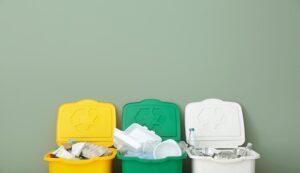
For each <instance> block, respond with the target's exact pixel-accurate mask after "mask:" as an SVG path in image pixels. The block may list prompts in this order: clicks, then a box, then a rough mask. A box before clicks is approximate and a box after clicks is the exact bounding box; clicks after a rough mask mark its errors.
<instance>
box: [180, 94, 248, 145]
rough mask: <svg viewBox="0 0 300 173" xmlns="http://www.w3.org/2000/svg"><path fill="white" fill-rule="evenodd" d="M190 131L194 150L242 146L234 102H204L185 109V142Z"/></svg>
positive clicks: (239, 118) (241, 127)
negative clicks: (192, 134)
mask: <svg viewBox="0 0 300 173" xmlns="http://www.w3.org/2000/svg"><path fill="white" fill-rule="evenodd" d="M190 128H194V131H195V132H194V133H195V139H196V143H197V147H200V148H203V147H213V148H235V147H238V146H240V145H242V144H243V143H244V142H245V128H244V120H243V113H242V109H241V106H240V105H239V104H238V103H235V102H225V101H222V100H219V99H207V100H204V101H201V102H193V103H189V104H188V105H187V106H186V108H185V132H186V140H187V141H188V139H189V129H190Z"/></svg>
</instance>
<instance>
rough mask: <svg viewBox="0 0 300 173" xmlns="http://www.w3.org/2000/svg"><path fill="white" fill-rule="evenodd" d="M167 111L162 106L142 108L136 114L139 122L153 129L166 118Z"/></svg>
mask: <svg viewBox="0 0 300 173" xmlns="http://www.w3.org/2000/svg"><path fill="white" fill-rule="evenodd" d="M165 118H166V116H165V112H164V111H163V110H162V109H160V108H154V107H153V108H141V109H140V110H139V111H138V112H137V114H136V116H135V120H136V122H137V123H139V124H141V125H143V126H147V127H148V129H150V130H153V129H154V128H156V127H158V126H160V125H161V124H162V123H163V122H164V120H165Z"/></svg>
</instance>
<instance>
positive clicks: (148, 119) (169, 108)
mask: <svg viewBox="0 0 300 173" xmlns="http://www.w3.org/2000/svg"><path fill="white" fill-rule="evenodd" d="M132 123H138V124H140V125H142V126H146V127H147V128H148V129H149V130H153V131H154V132H155V133H156V134H157V135H159V136H160V137H161V138H162V139H163V140H166V139H174V140H175V141H180V112H179V108H178V106H177V105H176V104H174V103H170V102H162V101H160V100H154V99H147V100H143V101H141V102H133V103H128V104H126V105H125V106H124V107H123V113H122V129H123V130H125V129H126V128H127V127H129V126H130V125H131V124H132Z"/></svg>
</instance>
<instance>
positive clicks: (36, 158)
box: [0, 0, 300, 173]
mask: <svg viewBox="0 0 300 173" xmlns="http://www.w3.org/2000/svg"><path fill="white" fill-rule="evenodd" d="M0 60H1V61H0V62H1V63H0V117H1V120H0V123H1V124H0V133H1V135H0V137H1V138H0V146H1V147H0V153H1V156H0V172H1V173H18V172H22V173H42V172H47V169H48V166H47V163H46V162H45V161H43V160H42V157H43V155H44V154H45V153H46V152H47V151H49V150H50V149H52V148H54V147H55V146H56V145H55V123H56V111H57V108H58V106H59V105H60V104H62V103H64V102H70V101H76V100H80V99H85V98H92V99H96V100H101V101H107V102H112V103H114V104H115V105H116V106H117V110H118V116H120V112H121V108H122V106H123V105H124V104H125V103H127V102H131V101H138V100H141V99H144V98H157V99H161V100H165V101H171V102H175V103H177V104H178V105H179V106H180V107H181V110H182V112H183V111H184V106H185V105H186V104H187V103H189V102H192V101H200V100H203V99H206V98H220V99H223V100H229V101H236V102H239V103H240V104H241V105H242V106H243V112H244V118H245V126H246V138H247V141H251V142H252V143H254V147H255V150H256V151H257V152H258V153H260V154H261V156H262V158H261V159H259V160H257V171H256V172H257V173H271V172H272V173H283V172H284V173H298V172H300V164H299V160H300V159H299V158H300V152H299V144H300V139H299V134H298V132H299V128H300V127H299V122H300V109H299V108H300V104H299V96H300V94H299V88H300V77H299V74H300V73H299V72H300V1H299V0H248V1H246V0H218V1H217V0H216V1H215V0H195V1H190V0H186V1H177V0H151V1H143V0H136V1H133V0H122V1H102V0H85V1H74V0H68V1H67V0H48V1H46V0H0ZM182 117H183V114H182ZM183 119H184V118H183ZM118 123H119V122H118ZM182 128H184V127H182ZM182 131H183V129H182ZM117 166H119V164H117ZM117 166H116V167H117ZM185 170H186V171H185V172H187V173H188V172H190V163H189V162H187V163H186V165H185ZM117 171H118V170H117Z"/></svg>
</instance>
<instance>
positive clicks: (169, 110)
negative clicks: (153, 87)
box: [117, 99, 187, 173]
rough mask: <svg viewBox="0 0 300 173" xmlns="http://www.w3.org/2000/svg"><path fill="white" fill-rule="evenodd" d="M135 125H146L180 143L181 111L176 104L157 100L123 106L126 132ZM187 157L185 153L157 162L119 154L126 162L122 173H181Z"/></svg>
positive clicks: (123, 123)
mask: <svg viewBox="0 0 300 173" xmlns="http://www.w3.org/2000/svg"><path fill="white" fill-rule="evenodd" d="M133 123H138V124H140V125H141V126H146V127H147V128H148V129H149V130H152V131H154V132H155V133H156V134H157V135H158V136H160V137H161V138H162V140H167V139H173V140H175V141H176V142H179V141H180V137H181V135H180V112H179V108H178V106H177V105H176V104H174V103H170V102H162V101H159V100H154V99H147V100H143V101H141V102H133V103H128V104H126V105H125V106H124V107H123V113H122V130H125V129H127V128H128V127H129V126H130V125H132V124H133ZM186 157H187V156H186V154H182V155H180V156H171V157H165V158H162V159H155V160H153V159H143V158H139V157H134V156H133V157H128V156H125V155H123V154H122V153H120V152H118V155H117V158H118V159H120V160H121V161H122V173H140V172H143V173H153V172H155V173H165V172H172V173H181V172H182V161H183V159H185V158H186Z"/></svg>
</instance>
